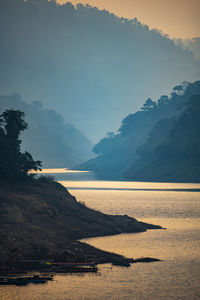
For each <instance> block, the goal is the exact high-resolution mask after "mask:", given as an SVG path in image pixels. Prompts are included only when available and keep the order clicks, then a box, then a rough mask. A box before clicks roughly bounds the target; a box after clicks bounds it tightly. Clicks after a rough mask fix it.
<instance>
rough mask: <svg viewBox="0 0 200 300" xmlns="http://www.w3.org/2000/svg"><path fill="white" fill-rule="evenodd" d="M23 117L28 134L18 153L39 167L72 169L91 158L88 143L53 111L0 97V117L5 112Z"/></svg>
mask: <svg viewBox="0 0 200 300" xmlns="http://www.w3.org/2000/svg"><path fill="white" fill-rule="evenodd" d="M11 108H13V109H17V110H21V111H23V112H24V113H25V120H26V121H27V122H28V124H29V130H27V131H25V132H23V138H22V140H23V143H22V150H27V151H28V152H30V153H31V154H32V155H33V157H34V158H35V159H37V160H41V161H42V165H43V167H50V168H51V167H54V168H58V167H72V166H73V165H75V164H79V163H81V162H83V161H85V160H87V159H89V158H91V157H92V156H93V154H92V143H91V142H90V141H89V140H88V139H87V138H86V137H85V136H84V135H83V133H82V132H81V131H80V130H78V129H77V128H75V127H74V126H73V125H71V124H66V123H65V122H64V120H63V118H62V116H61V115H60V114H58V113H56V112H55V111H54V110H50V109H45V108H43V107H42V103H41V102H40V101H33V103H32V104H28V103H26V102H24V101H23V100H22V99H21V98H20V95H18V94H12V95H11V96H0V114H1V113H2V112H3V111H5V110H6V109H11Z"/></svg>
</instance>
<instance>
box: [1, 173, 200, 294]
mask: <svg viewBox="0 0 200 300" xmlns="http://www.w3.org/2000/svg"><path fill="white" fill-rule="evenodd" d="M54 173H55V172H54ZM57 178H58V179H59V172H58V177H57ZM62 180H64V179H62ZM62 184H63V185H64V186H66V187H73V188H77V187H79V188H81V187H84V188H91V187H92V188H107V189H109V188H110V189H115V190H83V189H82V190H81V189H80V190H76V189H73V190H71V191H70V192H71V193H72V194H73V195H74V196H75V197H76V198H77V200H78V201H84V202H85V203H86V205H87V206H89V207H91V208H94V209H98V210H101V211H103V212H104V213H109V214H127V215H129V216H132V217H135V218H137V219H139V220H141V221H144V222H148V223H154V224H158V225H161V226H163V227H166V228H167V230H149V231H147V232H144V233H137V234H120V235H115V236H108V237H98V238H91V239H84V241H85V242H88V243H90V244H91V245H94V246H96V247H99V248H101V249H103V250H107V251H113V252H116V253H119V254H123V255H125V256H128V257H134V258H137V257H141V256H150V257H156V258H160V259H161V260H162V261H161V262H156V263H150V264H141V263H138V264H133V265H132V266H131V267H130V268H123V267H112V268H111V266H110V265H103V266H100V272H99V273H98V274H85V275H84V276H77V275H75V274H73V275H65V276H64V275H57V276H56V277H55V281H53V282H49V283H48V284H45V285H38V286H36V285H30V286H26V287H11V286H10V287H0V299H1V300H16V299H19V300H36V299H37V300H46V299H48V300H55V299H58V300H79V299H80V300H84V299H85V300H95V299H98V300H101V299H114V300H124V299H125V300H126V299H128V300H130V299H136V300H141V299H142V300H153V299H158V300H160V299H169V300H171V299H188V300H189V299H200V285H199V282H200V267H199V266H200V258H199V250H200V234H199V232H200V205H199V202H200V197H199V195H200V194H199V193H198V192H194V191H192V190H194V189H199V188H200V184H190V183H188V184H187V183H184V184H181V183H148V182H145V183H144V182H119V181H114V182H113V181H91V180H86V181H76V180H75V181H72V180H69V181H62ZM130 188H131V189H142V190H139V191H138V190H125V189H130ZM117 189H124V190H117ZM145 189H146V190H145ZM177 189H179V190H181V191H173V190H177ZM184 189H187V190H191V191H190V192H188V191H187V192H186V191H184Z"/></svg>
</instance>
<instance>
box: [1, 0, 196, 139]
mask: <svg viewBox="0 0 200 300" xmlns="http://www.w3.org/2000/svg"><path fill="white" fill-rule="evenodd" d="M133 16H134V11H133ZM136 17H137V16H136ZM0 38H1V47H0V66H1V70H0V95H5V94H6V95H8V94H11V93H13V92H15V91H17V92H18V93H19V94H21V95H22V97H23V99H26V101H29V102H30V103H31V102H32V101H33V100H35V99H41V100H42V102H43V103H44V104H45V106H46V107H48V108H53V109H55V110H56V111H58V112H59V113H62V114H63V116H64V118H65V120H66V121H67V122H69V121H70V122H72V123H73V124H75V126H77V127H78V128H81V130H82V131H83V132H84V134H86V135H87V136H88V137H89V138H90V139H93V141H94V140H97V139H99V138H100V137H101V136H104V135H105V133H106V132H107V131H113V130H114V131H115V130H116V129H117V128H118V124H119V122H120V120H122V118H124V116H126V115H127V114H128V113H129V112H130V111H136V110H138V109H139V107H140V106H141V105H142V102H143V101H144V100H143V99H145V98H147V97H149V95H151V97H153V98H158V97H159V95H160V94H161V93H163V92H164V93H167V92H168V91H169V90H170V88H171V87H172V86H174V85H175V84H177V83H178V82H182V81H184V80H189V81H194V80H197V78H199V72H200V64H199V62H198V61H195V60H194V58H193V55H192V53H191V52H189V51H187V50H183V49H182V47H179V46H177V45H176V44H175V42H174V41H173V40H171V39H169V38H168V37H166V36H164V35H162V34H161V33H160V32H159V31H156V30H150V29H149V28H148V26H146V25H144V24H141V23H140V22H139V21H138V20H137V19H136V18H135V19H133V20H129V19H125V18H119V17H117V16H115V15H113V14H111V13H109V12H108V11H106V10H102V11H100V10H98V9H97V8H95V7H91V6H89V5H86V6H84V5H82V4H78V5H77V6H73V5H72V4H71V3H70V2H68V3H66V4H64V5H59V4H56V2H55V1H48V0H26V1H25V0H20V1H19V0H1V1H0Z"/></svg>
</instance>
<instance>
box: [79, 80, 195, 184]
mask: <svg viewBox="0 0 200 300" xmlns="http://www.w3.org/2000/svg"><path fill="white" fill-rule="evenodd" d="M199 95H200V81H196V82H194V83H188V82H187V83H186V82H185V83H183V84H182V85H179V86H175V87H174V88H173V91H172V93H171V96H170V97H168V96H166V95H163V96H161V97H160V98H159V99H158V101H157V102H154V101H152V100H151V99H150V98H149V99H147V101H146V102H145V104H144V105H143V106H142V107H141V109H140V111H138V112H136V113H135V114H130V115H129V116H127V117H126V118H125V119H124V120H123V121H122V125H121V127H120V128H119V130H118V133H117V134H114V133H110V134H109V135H108V136H107V137H105V138H103V139H102V140H101V141H100V142H99V143H98V144H96V145H95V147H94V149H93V151H94V152H95V153H96V154H97V155H98V156H97V157H96V158H94V159H91V160H89V161H87V162H85V163H83V164H82V165H81V166H79V168H82V169H84V170H91V171H94V172H95V173H96V174H97V176H98V177H99V178H100V179H124V178H126V179H131V180H136V181H137V180H139V181H142V180H147V181H151V180H155V181H162V180H164V181H170V180H172V181H174V180H175V181H176V180H178V181H187V180H189V181H193V180H194V181H200V161H199V157H200V144H199V141H200V136H199V128H200V119H199V117H200V116H199V114H200V110H199V104H200V97H199Z"/></svg>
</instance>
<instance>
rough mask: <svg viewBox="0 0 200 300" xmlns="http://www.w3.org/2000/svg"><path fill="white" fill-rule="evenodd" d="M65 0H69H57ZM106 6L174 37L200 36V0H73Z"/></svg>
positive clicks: (118, 13)
mask: <svg viewBox="0 0 200 300" xmlns="http://www.w3.org/2000/svg"><path fill="white" fill-rule="evenodd" d="M57 2H59V3H65V2H67V1H66V0H57ZM70 2H72V3H73V4H77V3H80V2H81V3H84V4H86V3H88V4H90V5H93V6H97V7H98V8H100V9H107V10H109V11H110V12H113V13H115V14H116V15H118V16H120V17H126V18H130V19H133V18H135V17H136V18H137V19H138V20H139V21H140V22H142V23H144V24H147V25H148V26H149V27H150V28H151V29H152V28H157V29H160V30H162V31H163V32H164V33H166V34H168V35H169V36H170V37H171V38H192V37H197V36H200V0H82V1H81V0H79V1H78V0H72V1H70Z"/></svg>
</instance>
